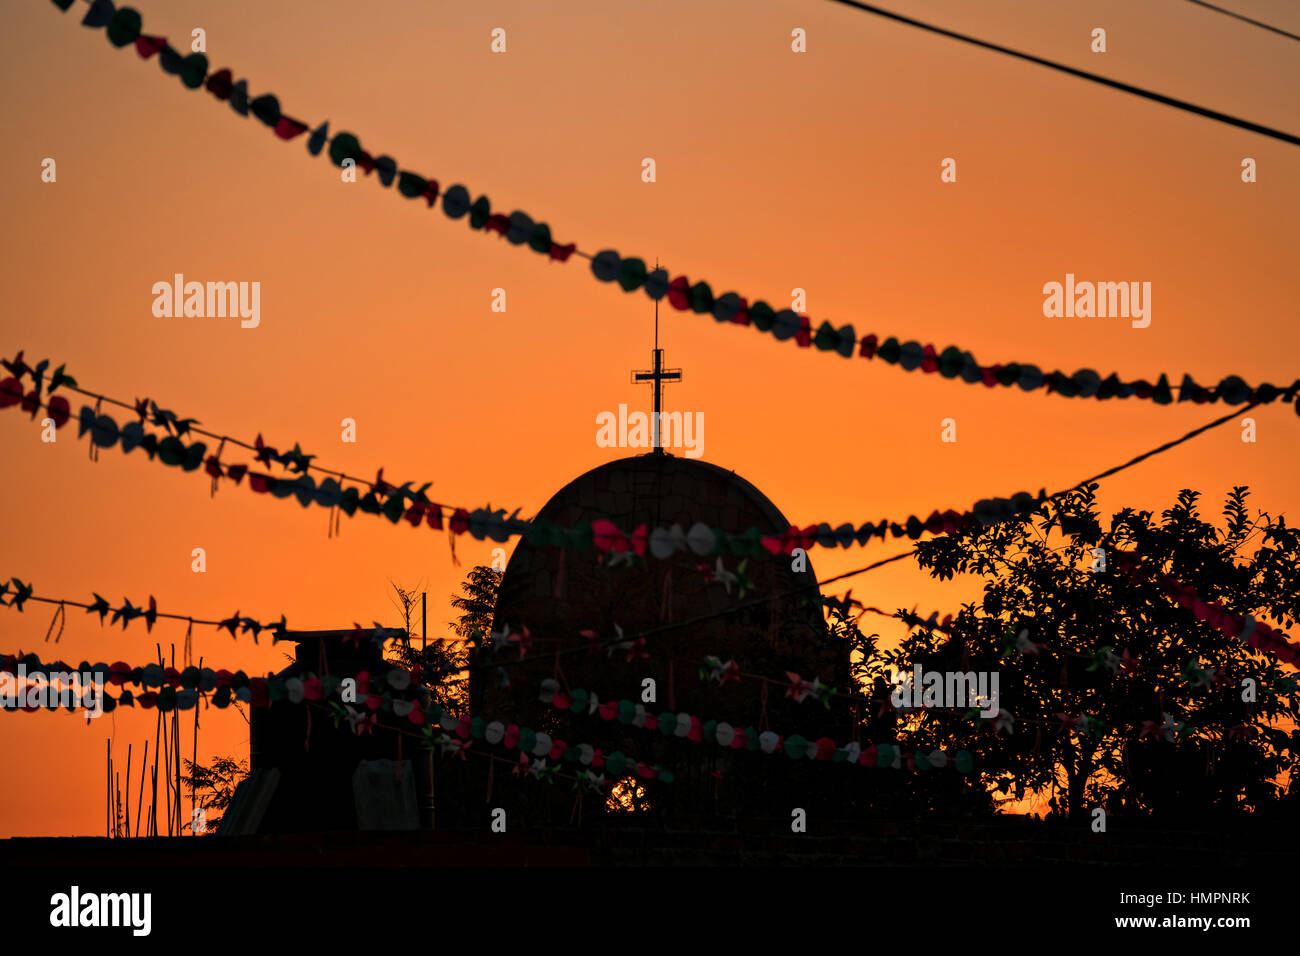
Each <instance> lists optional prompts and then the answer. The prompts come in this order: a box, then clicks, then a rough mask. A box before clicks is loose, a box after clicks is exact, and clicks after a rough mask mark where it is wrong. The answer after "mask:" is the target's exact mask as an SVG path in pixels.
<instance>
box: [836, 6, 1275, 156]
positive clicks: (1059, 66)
mask: <svg viewBox="0 0 1300 956" xmlns="http://www.w3.org/2000/svg"><path fill="white" fill-rule="evenodd" d="M832 2H833V3H841V4H843V5H844V6H846V7H853V8H854V9H857V10H861V11H863V12H864V13H873V14H875V15H876V16H879V17H885V18H886V19H889V20H894V21H896V22H898V23H905V24H907V25H908V26H910V27H917V28H918V29H921V30H928V31H929V32H930V33H937V34H939V35H940V36H946V37H949V38H950V39H953V40H960V41H961V42H963V43H970V44H973V45H974V46H978V47H983V48H984V49H986V50H992V51H994V52H995V53H1004V54H1006V55H1007V56H1013V57H1016V58H1017V59H1020V60H1027V61H1028V62H1030V63H1037V64H1038V65H1039V66H1045V67H1048V68H1049V69H1052V70H1057V71H1059V72H1061V73H1068V74H1069V75H1070V76H1077V77H1078V78H1079V79H1081V80H1089V81H1090V82H1093V83H1099V84H1101V85H1102V86H1109V87H1110V88H1111V89H1113V90H1121V91H1123V92H1125V93H1131V94H1133V95H1134V96H1140V97H1142V98H1143V99H1147V100H1151V101H1152V102H1155V103H1162V104H1164V105H1165V106H1172V107H1174V108H1175V109H1180V110H1183V111H1185V112H1188V113H1194V114H1196V115H1197V116H1203V117H1205V118H1206V119H1212V120H1216V121H1218V122H1220V123H1226V124H1228V125H1229V126H1235V127H1237V128H1238V129H1244V130H1248V131H1250V132H1252V133H1259V134H1260V135H1261V136H1268V137H1271V138H1273V139H1278V140H1281V141H1282V142H1284V143H1290V144H1291V145H1292V146H1300V136H1295V135H1293V134H1291V133H1287V132H1284V131H1282V130H1278V129H1273V128H1272V127H1271V126H1262V125H1260V124H1259V123H1252V122H1251V121H1250V120H1244V119H1241V118H1240V117H1238V116H1232V115H1230V114H1228V113H1220V112H1219V111H1218V110H1212V109H1209V108H1207V107H1204V106H1197V105H1196V104H1195V103H1188V102H1187V101H1186V100H1180V99H1175V98H1174V97H1172V96H1165V95H1164V94H1163V93H1156V92H1154V91H1152V90H1145V89H1142V87H1140V86H1133V85H1131V84H1129V83H1122V82H1120V81H1119V80H1112V79H1110V77H1106V76H1101V75H1099V74H1097V73H1089V72H1088V71H1087V70H1079V69H1075V68H1074V67H1072V66H1066V65H1065V64H1064V63H1057V62H1055V61H1054V60H1047V59H1044V58H1043V57H1041V56H1034V55H1033V54H1032V53H1023V52H1021V51H1020V50H1013V49H1011V47H1006V46H1002V45H1001V44H998V43H990V42H989V41H988V40H981V39H979V38H978V37H973V36H967V35H966V34H964V33H957V32H956V31H954V30H948V29H945V28H944V27H940V26H935V25H934V24H933V23H926V22H925V21H923V20H917V19H914V18H913V17H908V16H904V15H903V14H901V13H895V12H894V11H892V10H885V9H883V8H881V7H877V6H874V5H873V4H870V3H862V2H861V0H832Z"/></svg>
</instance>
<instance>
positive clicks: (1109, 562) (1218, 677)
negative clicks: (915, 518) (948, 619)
mask: <svg viewBox="0 0 1300 956" xmlns="http://www.w3.org/2000/svg"><path fill="white" fill-rule="evenodd" d="M1095 490H1096V485H1092V486H1089V487H1088V488H1085V489H1083V490H1080V491H1078V492H1075V493H1072V494H1070V495H1068V496H1065V497H1064V498H1061V499H1058V500H1057V501H1056V502H1052V501H1047V502H1044V503H1043V505H1042V506H1041V507H1040V509H1039V510H1038V511H1037V512H1035V513H1034V514H1032V515H1030V516H1028V517H1026V518H1024V519H1021V520H1012V521H1006V522H1002V523H999V524H995V525H992V526H991V527H988V528H976V529H972V530H968V531H964V532H962V533H958V534H953V535H948V536H943V537H937V538H934V539H933V540H930V541H925V542H921V543H919V544H918V545H917V552H918V557H919V560H920V563H921V565H922V566H923V567H925V568H928V569H929V570H930V573H931V574H932V575H933V576H935V577H937V578H940V579H948V578H951V577H953V575H955V574H957V573H977V574H982V575H986V576H988V577H989V580H988V581H987V582H986V584H985V588H984V595H983V598H982V600H981V601H979V602H976V603H972V604H968V605H966V606H965V607H963V608H962V610H961V613H960V614H958V615H957V617H956V618H955V619H954V620H953V622H952V624H951V626H950V627H949V628H948V632H949V633H948V634H943V633H940V632H939V631H938V630H931V629H927V628H921V629H918V630H915V631H914V632H913V633H912V634H911V635H910V636H909V638H908V639H907V640H906V641H904V642H903V644H902V645H901V646H900V647H899V648H898V649H897V650H896V651H894V652H892V653H890V654H887V655H886V658H887V660H889V662H890V663H891V664H893V665H895V666H902V667H907V668H910V666H911V664H912V662H918V663H921V664H922V666H923V667H924V668H925V669H927V670H940V671H971V670H975V671H980V670H989V671H998V672H999V673H1000V679H1001V686H1000V692H1001V693H1000V697H1001V700H1000V706H1001V708H1002V709H1003V710H1004V711H1006V712H1008V713H1009V714H1010V715H1012V716H1013V717H1014V719H1015V723H1014V729H1013V731H1012V732H1011V733H1010V734H1009V735H1008V734H1007V733H1005V732H1003V733H998V734H996V735H995V734H994V733H993V730H994V725H993V724H992V723H991V722H984V723H983V726H982V727H979V726H977V724H976V723H975V721H974V720H973V719H972V714H971V713H970V712H966V713H963V712H959V711H953V710H935V709H931V710H924V711H920V712H913V713H911V714H909V715H908V716H907V717H906V719H905V721H904V727H905V732H906V733H907V734H909V735H910V736H912V737H914V738H917V739H918V740H923V739H927V738H928V739H944V738H947V739H948V740H949V741H952V740H956V741H957V742H958V743H959V745H960V746H964V747H966V748H967V749H968V750H970V751H971V752H972V754H974V755H975V758H976V761H977V767H981V768H983V771H982V774H981V779H982V780H983V782H984V783H985V785H987V786H991V787H992V788H993V790H994V791H995V792H996V793H999V794H1008V793H1014V795H1015V796H1016V797H1017V798H1022V797H1023V796H1024V793H1025V791H1026V790H1030V791H1044V790H1050V791H1051V792H1052V795H1053V804H1052V805H1053V807H1054V810H1055V811H1056V812H1058V813H1060V814H1064V815H1068V816H1071V817H1074V816H1076V815H1079V814H1082V813H1083V812H1084V811H1085V810H1086V809H1089V808H1092V807H1096V806H1105V807H1107V808H1108V809H1109V810H1111V811H1117V810H1118V811H1128V812H1134V813H1143V814H1150V815H1158V816H1166V817H1168V816H1179V815H1193V814H1195V815H1198V816H1202V817H1203V816H1204V815H1207V814H1222V813H1227V812H1233V811H1241V810H1251V811H1268V810H1270V809H1276V808H1277V806H1278V805H1279V801H1281V800H1283V799H1284V798H1287V799H1289V800H1290V801H1291V802H1294V801H1295V800H1296V792H1297V791H1296V783H1295V781H1296V773H1295V771H1296V770H1297V769H1298V764H1300V733H1296V732H1294V731H1293V732H1291V733H1288V732H1287V731H1285V730H1283V729H1279V728H1278V727H1277V726H1276V724H1277V723H1278V722H1279V721H1282V722H1286V723H1289V724H1290V725H1291V726H1294V721H1295V718H1296V715H1297V709H1298V708H1297V694H1296V683H1295V679H1294V676H1293V675H1288V673H1286V672H1284V671H1283V669H1282V668H1281V667H1280V666H1279V664H1278V663H1277V661H1276V660H1275V659H1274V658H1273V656H1272V655H1271V654H1268V653H1264V652H1260V651H1256V650H1255V649H1253V648H1251V647H1250V646H1249V645H1247V644H1246V643H1245V642H1244V641H1242V640H1238V639H1236V638H1228V637H1225V636H1224V635H1223V634H1222V633H1221V632H1220V631H1218V630H1217V629H1215V628H1213V627H1211V626H1209V625H1207V624H1206V623H1205V622H1203V621H1201V620H1198V619H1197V617H1196V616H1195V615H1194V614H1193V612H1192V611H1191V610H1189V609H1188V608H1185V607H1183V606H1181V605H1180V604H1179V603H1178V602H1177V601H1175V600H1172V599H1171V598H1170V597H1169V596H1168V595H1167V594H1166V593H1165V592H1164V591H1163V590H1162V588H1161V585H1160V583H1159V580H1158V578H1159V575H1160V574H1168V575H1170V576H1172V577H1173V578H1174V579H1176V580H1178V581H1180V582H1182V583H1184V584H1187V585H1191V586H1192V587H1194V588H1195V590H1196V592H1197V593H1198V595H1199V596H1200V598H1201V599H1202V600H1203V601H1205V602H1211V603H1212V602H1215V601H1220V602H1222V603H1223V604H1224V605H1225V606H1226V607H1228V608H1230V609H1231V610H1232V611H1233V612H1235V613H1237V614H1250V615H1253V616H1254V617H1255V618H1257V619H1259V620H1266V619H1267V620H1269V621H1271V622H1272V623H1273V624H1274V626H1280V627H1284V628H1285V627H1290V626H1292V625H1294V624H1295V621H1296V618H1297V616H1298V604H1300V550H1298V545H1300V539H1298V537H1297V533H1296V531H1295V529H1292V528H1289V527H1287V525H1286V522H1285V519H1284V518H1282V517H1278V518H1276V519H1274V518H1272V517H1270V516H1269V515H1267V514H1265V513H1263V512H1260V513H1258V515H1257V516H1256V517H1255V518H1254V519H1252V518H1250V517H1249V516H1248V514H1247V510H1246V506H1245V501H1246V497H1247V495H1248V494H1249V492H1248V490H1247V489H1246V488H1245V487H1239V488H1234V489H1233V491H1232V493H1231V494H1229V495H1228V497H1227V502H1226V504H1225V507H1224V510H1223V515H1224V519H1225V527H1224V528H1223V529H1220V528H1217V527H1215V526H1214V525H1212V524H1210V523H1207V522H1206V521H1204V520H1202V518H1201V517H1200V515H1199V513H1198V511H1197V502H1198V499H1199V493H1197V492H1194V491H1187V490H1184V491H1182V492H1181V493H1180V494H1179V496H1178V501H1177V503H1176V504H1175V505H1174V506H1173V507H1171V508H1169V509H1168V510H1166V511H1164V512H1163V513H1162V514H1161V516H1160V518H1159V519H1158V520H1157V519H1155V516H1154V515H1153V514H1152V513H1151V512H1138V511H1134V510H1132V509H1124V510H1122V511H1120V512H1118V513H1116V514H1115V515H1114V516H1113V517H1112V518H1111V520H1110V523H1109V527H1108V528H1107V529H1105V530H1103V528H1102V525H1101V522H1100V521H1099V516H1098V513H1097V510H1096V507H1095V497H1094V493H1095ZM1251 542H1253V543H1254V544H1253V547H1254V550H1253V552H1252V553H1249V554H1246V553H1245V549H1246V546H1247V544H1248V543H1251ZM1134 551H1136V552H1137V553H1138V554H1140V555H1141V556H1142V557H1141V560H1142V562H1143V565H1144V566H1145V567H1147V568H1150V569H1152V570H1153V571H1154V572H1155V573H1153V574H1149V575H1140V576H1137V577H1136V578H1133V577H1130V575H1128V574H1126V573H1124V572H1123V571H1121V570H1117V568H1116V558H1117V557H1118V556H1119V555H1120V553H1121V552H1129V553H1131V552H1134ZM1125 654H1127V655H1128V658H1129V659H1135V660H1136V665H1134V666H1127V665H1128V664H1129V661H1126V660H1124V659H1123V656H1124V655H1125ZM1284 773H1285V774H1287V775H1288V776H1289V779H1290V781H1292V783H1291V789H1290V793H1289V795H1288V794H1284V792H1283V790H1282V788H1281V787H1280V786H1279V785H1278V784H1277V783H1276V782H1275V779H1276V778H1277V777H1278V776H1279V775H1281V774H1284Z"/></svg>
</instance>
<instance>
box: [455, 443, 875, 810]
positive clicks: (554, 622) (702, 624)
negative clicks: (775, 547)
mask: <svg viewBox="0 0 1300 956" xmlns="http://www.w3.org/2000/svg"><path fill="white" fill-rule="evenodd" d="M602 518H603V519H607V520H609V521H612V522H613V523H614V524H616V525H617V526H618V527H619V528H621V529H623V530H624V531H625V532H631V531H634V530H635V529H636V528H637V527H638V526H640V525H642V524H644V525H646V527H647V529H648V530H653V529H655V528H657V527H664V528H670V527H671V526H672V525H674V524H677V525H680V526H681V527H682V528H683V530H689V529H690V527H691V526H692V525H694V524H695V523H696V522H702V523H704V524H705V525H708V526H709V527H711V528H721V529H723V530H726V531H728V532H731V533H739V532H743V531H746V530H747V529H749V528H750V527H757V528H758V529H759V531H760V532H761V533H762V534H763V535H774V534H780V533H782V532H784V531H785V530H786V529H787V528H788V527H789V521H787V519H786V517H785V516H784V515H783V514H782V512H781V510H780V509H779V508H777V506H776V505H775V504H774V503H773V502H772V501H771V500H770V499H769V498H768V497H767V496H766V495H764V494H763V493H762V492H761V491H759V490H758V488H757V487H755V486H754V485H753V484H751V483H750V482H749V481H747V480H745V479H744V478H742V477H741V476H739V475H737V474H736V473H735V472H733V471H728V470H727V469H725V468H721V467H719V466H717V465H714V464H710V463H708V462H704V461H700V460H697V459H687V458H680V457H677V456H674V455H671V454H665V453H663V452H652V453H650V454H646V455H638V456H634V457H628V458H621V459H618V460H616V461H611V462H608V463H606V464H603V465H599V466H597V467H596V468H593V469H591V470H590V471H587V472H585V473H584V474H582V475H579V476H578V477H577V478H575V479H573V480H572V481H570V482H569V483H568V484H566V485H565V486H564V487H563V488H561V489H560V490H559V491H558V492H556V493H555V494H554V495H553V496H552V497H551V498H550V500H549V501H547V503H546V504H545V505H544V506H543V507H542V508H541V510H540V511H539V512H538V513H537V519H541V520H545V521H549V522H552V523H553V524H555V525H557V526H560V527H565V528H571V527H573V526H574V525H578V524H581V523H583V522H591V521H595V520H598V519H602ZM719 560H721V562H722V568H723V570H724V571H726V572H730V573H733V574H741V575H742V580H740V581H737V582H733V583H731V584H730V587H728V586H727V584H726V583H724V582H725V575H724V577H723V578H721V579H720V578H719V577H718V576H717V575H716V574H715V573H714V572H715V571H716V570H717V566H718V562H719ZM793 563H794V559H793V558H792V556H791V555H790V554H786V553H781V554H776V555H773V554H771V553H769V552H767V551H766V550H764V551H763V552H762V553H761V554H758V555H747V556H745V555H725V556H722V557H721V558H719V556H717V555H706V556H701V555H696V554H694V553H693V552H689V551H688V552H681V551H679V552H677V553H676V554H674V555H673V556H672V557H671V558H668V559H666V560H660V559H658V558H655V557H653V556H652V555H650V554H649V553H647V555H646V556H645V558H643V559H638V560H637V561H635V562H634V563H618V562H614V563H611V561H610V556H609V555H601V554H600V553H599V552H598V551H595V550H591V551H581V550H576V549H571V548H570V549H564V548H558V547H552V546H549V545H532V544H530V543H528V541H527V539H526V538H524V539H520V541H519V542H518V544H517V545H516V547H515V549H514V552H513V554H512V555H511V557H510V560H509V562H508V564H507V567H506V570H505V572H504V575H503V577H502V580H501V584H500V587H499V590H498V597H497V604H496V609H495V614H494V620H493V629H494V631H496V632H498V633H500V631H501V630H502V628H503V627H508V628H509V629H510V630H511V631H512V632H513V631H519V630H521V629H522V628H524V627H527V628H528V630H529V634H530V636H531V641H532V643H531V646H530V648H529V650H528V653H527V656H526V658H525V659H523V660H519V659H518V658H519V654H518V650H517V649H516V648H515V647H514V646H513V645H510V646H505V647H502V646H498V647H496V648H493V649H490V650H487V651H483V652H481V653H480V654H479V655H478V657H477V659H476V663H478V664H480V665H484V666H480V667H478V668H476V669H475V670H474V671H473V677H472V680H471V701H472V705H471V706H472V709H473V711H474V712H475V714H476V715H478V716H482V717H483V718H484V719H485V720H489V721H490V720H494V719H501V720H504V721H507V722H514V723H517V724H519V725H520V726H529V727H533V728H534V729H539V730H545V731H546V732H548V733H551V734H552V735H553V736H558V737H561V738H563V739H565V740H567V741H570V742H577V741H586V742H590V743H592V744H593V745H594V746H598V747H601V748H602V749H603V750H604V752H605V753H610V752H612V751H613V750H622V751H623V752H624V753H627V754H630V755H634V756H635V757H636V758H637V759H639V760H645V761H647V762H660V763H662V764H663V765H664V766H669V767H671V768H672V769H673V770H674V774H675V775H676V776H677V777H678V782H677V783H674V784H673V785H672V789H673V790H674V796H673V798H672V800H673V803H674V804H675V805H677V806H679V807H680V806H683V805H685V806H689V807H690V808H691V812H695V811H698V810H699V809H700V807H699V802H700V801H699V800H692V799H689V798H688V797H687V794H688V793H689V791H690V790H691V788H692V786H693V784H692V783H691V778H692V777H693V778H694V779H695V783H694V786H695V787H696V788H697V789H701V790H707V791H709V792H710V793H711V794H714V795H716V792H717V788H716V786H715V784H714V781H713V780H709V779H708V778H709V776H710V775H711V774H712V773H713V771H715V770H717V769H719V768H720V767H721V766H722V765H723V764H727V765H728V766H729V765H730V762H731V759H732V757H733V755H731V754H729V753H728V752H727V751H725V750H723V749H722V748H719V747H718V746H717V745H716V744H714V743H703V744H701V743H695V742H687V741H685V740H679V739H672V738H671V737H668V736H665V735H664V734H662V733H656V732H653V731H649V730H646V729H644V728H636V727H633V726H628V725H626V724H622V723H619V722H618V721H609V722H606V721H603V720H601V718H600V717H599V716H598V715H594V714H592V715H588V714H582V715H575V714H572V713H569V712H564V711H559V710H557V709H555V708H552V707H550V706H548V705H547V704H544V703H542V702H541V701H540V700H538V694H537V688H538V686H539V683H540V681H542V680H544V679H547V678H556V677H557V676H558V678H559V681H560V684H561V687H562V688H566V689H568V690H575V689H583V690H586V691H588V692H590V693H594V694H596V695H597V696H598V697H599V699H600V700H601V701H616V700H620V699H627V700H631V701H633V702H634V703H642V702H643V701H644V700H645V696H646V694H647V688H648V687H653V695H654V700H653V701H652V702H645V704H644V706H645V710H646V711H648V712H649V713H652V714H655V715H658V714H660V713H663V712H669V713H673V714H677V713H682V712H685V713H689V714H691V715H693V716H698V717H700V718H701V720H702V721H707V720H709V719H716V720H719V721H727V722H730V723H732V724H734V725H735V726H736V727H738V728H745V727H749V728H752V729H753V731H754V734H755V737H756V736H757V734H758V733H760V732H761V731H762V730H765V729H768V728H769V726H770V727H771V728H772V729H775V730H777V732H779V733H782V734H790V733H799V734H802V735H803V736H805V737H809V739H815V738H816V737H818V736H821V735H822V734H826V735H831V734H832V733H834V732H835V730H834V728H833V727H832V723H834V722H837V721H839V720H842V718H844V717H846V716H847V714H841V713H839V711H836V712H835V713H831V712H828V711H827V710H826V709H825V708H823V707H821V706H819V705H818V704H816V703H815V702H813V703H804V704H797V703H795V702H794V701H793V700H791V699H788V698H786V697H785V695H784V687H782V686H779V685H775V686H773V685H768V686H766V687H765V686H764V684H763V681H761V680H754V679H743V680H739V681H732V682H728V683H727V684H726V685H723V686H720V685H719V684H718V682H717V681H716V680H705V679H701V676H700V670H701V668H702V667H704V666H705V665H704V658H705V657H706V656H710V655H711V656H716V657H718V658H720V659H721V660H723V661H727V660H729V659H734V660H735V661H736V662H737V664H738V665H739V666H740V669H741V670H743V671H746V672H750V673H753V674H757V675H762V676H766V677H770V678H771V679H772V680H774V681H785V680H786V679H787V678H786V672H787V671H793V672H796V673H798V674H799V675H800V676H801V677H803V678H805V679H807V680H812V679H813V678H814V677H817V678H820V679H821V681H822V682H823V683H824V684H827V685H831V686H841V687H842V686H845V685H846V684H847V683H848V679H849V670H848V653H847V649H846V648H845V647H843V646H842V644H841V643H839V642H835V641H832V639H831V637H830V636H829V635H828V632H827V628H826V625H825V621H824V617H823V613H822V607H821V595H820V592H819V590H818V589H817V584H816V577H815V575H814V573H813V570H812V564H811V561H807V562H806V568H804V569H802V570H799V571H795V570H793V569H792V564H793ZM742 568H743V571H742ZM741 583H746V584H747V589H746V593H745V594H744V595H743V596H742V595H741V594H740V584H741ZM620 628H621V633H622V634H623V635H624V636H625V637H626V638H627V639H632V638H635V637H637V636H638V635H641V634H646V635H647V637H646V642H645V645H644V649H643V650H644V654H645V655H646V656H641V654H640V653H637V654H635V655H633V656H631V657H629V654H628V653H627V651H626V650H613V651H610V650H609V649H601V650H595V651H593V650H591V649H590V646H591V643H592V642H591V641H589V640H588V639H587V638H586V637H583V636H582V634H581V632H582V631H584V630H594V631H595V632H596V633H597V634H598V635H599V636H600V638H601V640H613V639H615V638H617V636H618V634H619V629H620ZM493 662H501V663H504V664H505V665H506V666H504V667H501V668H499V669H494V668H493V667H492V666H491V664H492V663H493ZM650 682H653V683H652V684H651V683H650ZM679 745H680V746H679ZM683 748H686V749H685V750H683ZM740 756H741V757H742V758H747V759H748V760H749V761H750V765H751V766H752V764H753V761H765V762H767V761H775V760H777V759H779V755H778V756H776V757H773V756H766V755H763V754H757V753H754V754H749V753H745V754H742V755H740ZM785 762H791V761H785ZM755 779H756V780H758V779H767V778H761V777H755ZM679 784H680V786H679ZM697 796H698V794H697Z"/></svg>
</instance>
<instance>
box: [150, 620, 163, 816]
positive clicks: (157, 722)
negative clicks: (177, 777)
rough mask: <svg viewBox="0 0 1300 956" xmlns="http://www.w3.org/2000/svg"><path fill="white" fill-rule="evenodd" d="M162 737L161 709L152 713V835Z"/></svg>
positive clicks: (159, 657)
mask: <svg viewBox="0 0 1300 956" xmlns="http://www.w3.org/2000/svg"><path fill="white" fill-rule="evenodd" d="M154 647H155V648H157V650H158V663H160V664H161V663H162V645H161V644H154ZM161 738H162V711H157V712H156V713H155V714H154V731H153V806H152V807H150V811H149V817H150V819H151V820H152V821H153V834H152V835H153V836H157V835H158V758H159V757H161V756H162V748H161V746H160V745H159V741H160V740H161Z"/></svg>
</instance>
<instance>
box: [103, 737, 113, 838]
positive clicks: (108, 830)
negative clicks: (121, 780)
mask: <svg viewBox="0 0 1300 956" xmlns="http://www.w3.org/2000/svg"><path fill="white" fill-rule="evenodd" d="M104 772H105V773H107V774H108V776H107V777H106V778H105V780H104V836H107V837H111V836H112V835H113V741H112V740H110V739H109V738H107V737H105V738H104Z"/></svg>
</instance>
